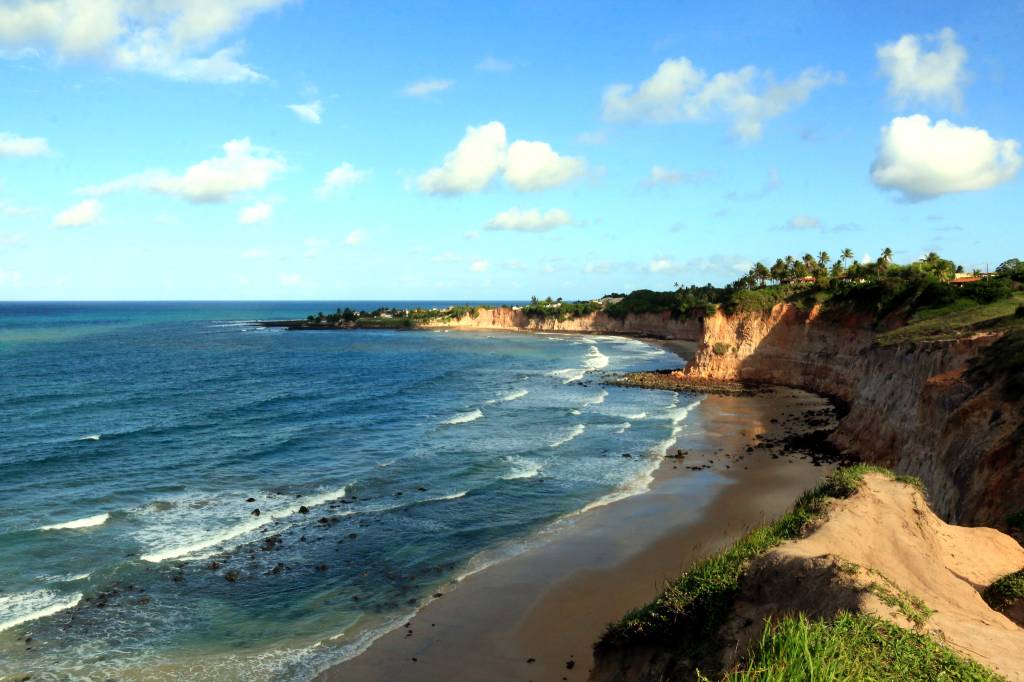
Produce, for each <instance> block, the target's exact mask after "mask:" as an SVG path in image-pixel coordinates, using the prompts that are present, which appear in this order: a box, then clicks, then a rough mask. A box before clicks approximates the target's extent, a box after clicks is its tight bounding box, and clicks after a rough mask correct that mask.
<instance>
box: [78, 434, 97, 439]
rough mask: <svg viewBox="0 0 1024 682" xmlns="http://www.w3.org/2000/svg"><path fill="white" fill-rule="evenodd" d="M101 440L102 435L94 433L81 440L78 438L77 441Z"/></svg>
mask: <svg viewBox="0 0 1024 682" xmlns="http://www.w3.org/2000/svg"><path fill="white" fill-rule="evenodd" d="M100 438H101V434H98V433H92V434H89V435H88V436H82V437H81V438H76V439H75V440H99V439H100Z"/></svg>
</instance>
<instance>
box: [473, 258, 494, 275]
mask: <svg viewBox="0 0 1024 682" xmlns="http://www.w3.org/2000/svg"><path fill="white" fill-rule="evenodd" d="M489 267H491V264H490V263H489V262H487V261H486V260H484V259H482V258H481V259H478V260H475V261H473V262H472V263H470V264H469V269H470V271H471V272H486V271H487V269H488V268H489Z"/></svg>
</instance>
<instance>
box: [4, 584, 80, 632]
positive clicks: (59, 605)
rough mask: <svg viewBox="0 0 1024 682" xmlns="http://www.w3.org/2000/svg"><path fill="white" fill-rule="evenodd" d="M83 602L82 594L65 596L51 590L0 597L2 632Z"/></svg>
mask: <svg viewBox="0 0 1024 682" xmlns="http://www.w3.org/2000/svg"><path fill="white" fill-rule="evenodd" d="M81 600H82V594H81V593H80V592H76V593H74V594H70V595H64V594H58V593H56V592H53V591H51V590H35V591H34V592H21V593H16V594H7V595H0V632H2V631H4V630H9V629H11V628H13V627H15V626H18V625H21V624H22V623H28V622H29V621H33V620H39V619H40V618H46V617H47V616H52V615H53V614H55V613H60V612H61V611H64V610H65V609H70V608H73V607H74V606H76V605H77V604H78V602H80V601H81Z"/></svg>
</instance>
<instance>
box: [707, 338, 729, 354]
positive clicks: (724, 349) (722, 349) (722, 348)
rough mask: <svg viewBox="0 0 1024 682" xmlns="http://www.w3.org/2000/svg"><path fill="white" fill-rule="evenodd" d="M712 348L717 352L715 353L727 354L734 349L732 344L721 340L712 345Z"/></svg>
mask: <svg viewBox="0 0 1024 682" xmlns="http://www.w3.org/2000/svg"><path fill="white" fill-rule="evenodd" d="M711 350H713V351H714V352H715V355H727V354H728V353H729V351H730V350H732V346H730V345H729V344H727V343H723V342H721V341H719V342H718V343H716V344H715V345H714V346H712V348H711Z"/></svg>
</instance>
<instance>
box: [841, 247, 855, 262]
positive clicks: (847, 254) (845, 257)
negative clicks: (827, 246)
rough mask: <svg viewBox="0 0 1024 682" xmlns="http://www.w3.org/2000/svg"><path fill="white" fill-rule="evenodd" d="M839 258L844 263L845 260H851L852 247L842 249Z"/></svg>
mask: <svg viewBox="0 0 1024 682" xmlns="http://www.w3.org/2000/svg"><path fill="white" fill-rule="evenodd" d="M839 259H840V260H841V261H843V264H844V265H845V264H846V261H848V260H853V249H843V252H842V253H840V254H839Z"/></svg>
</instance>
